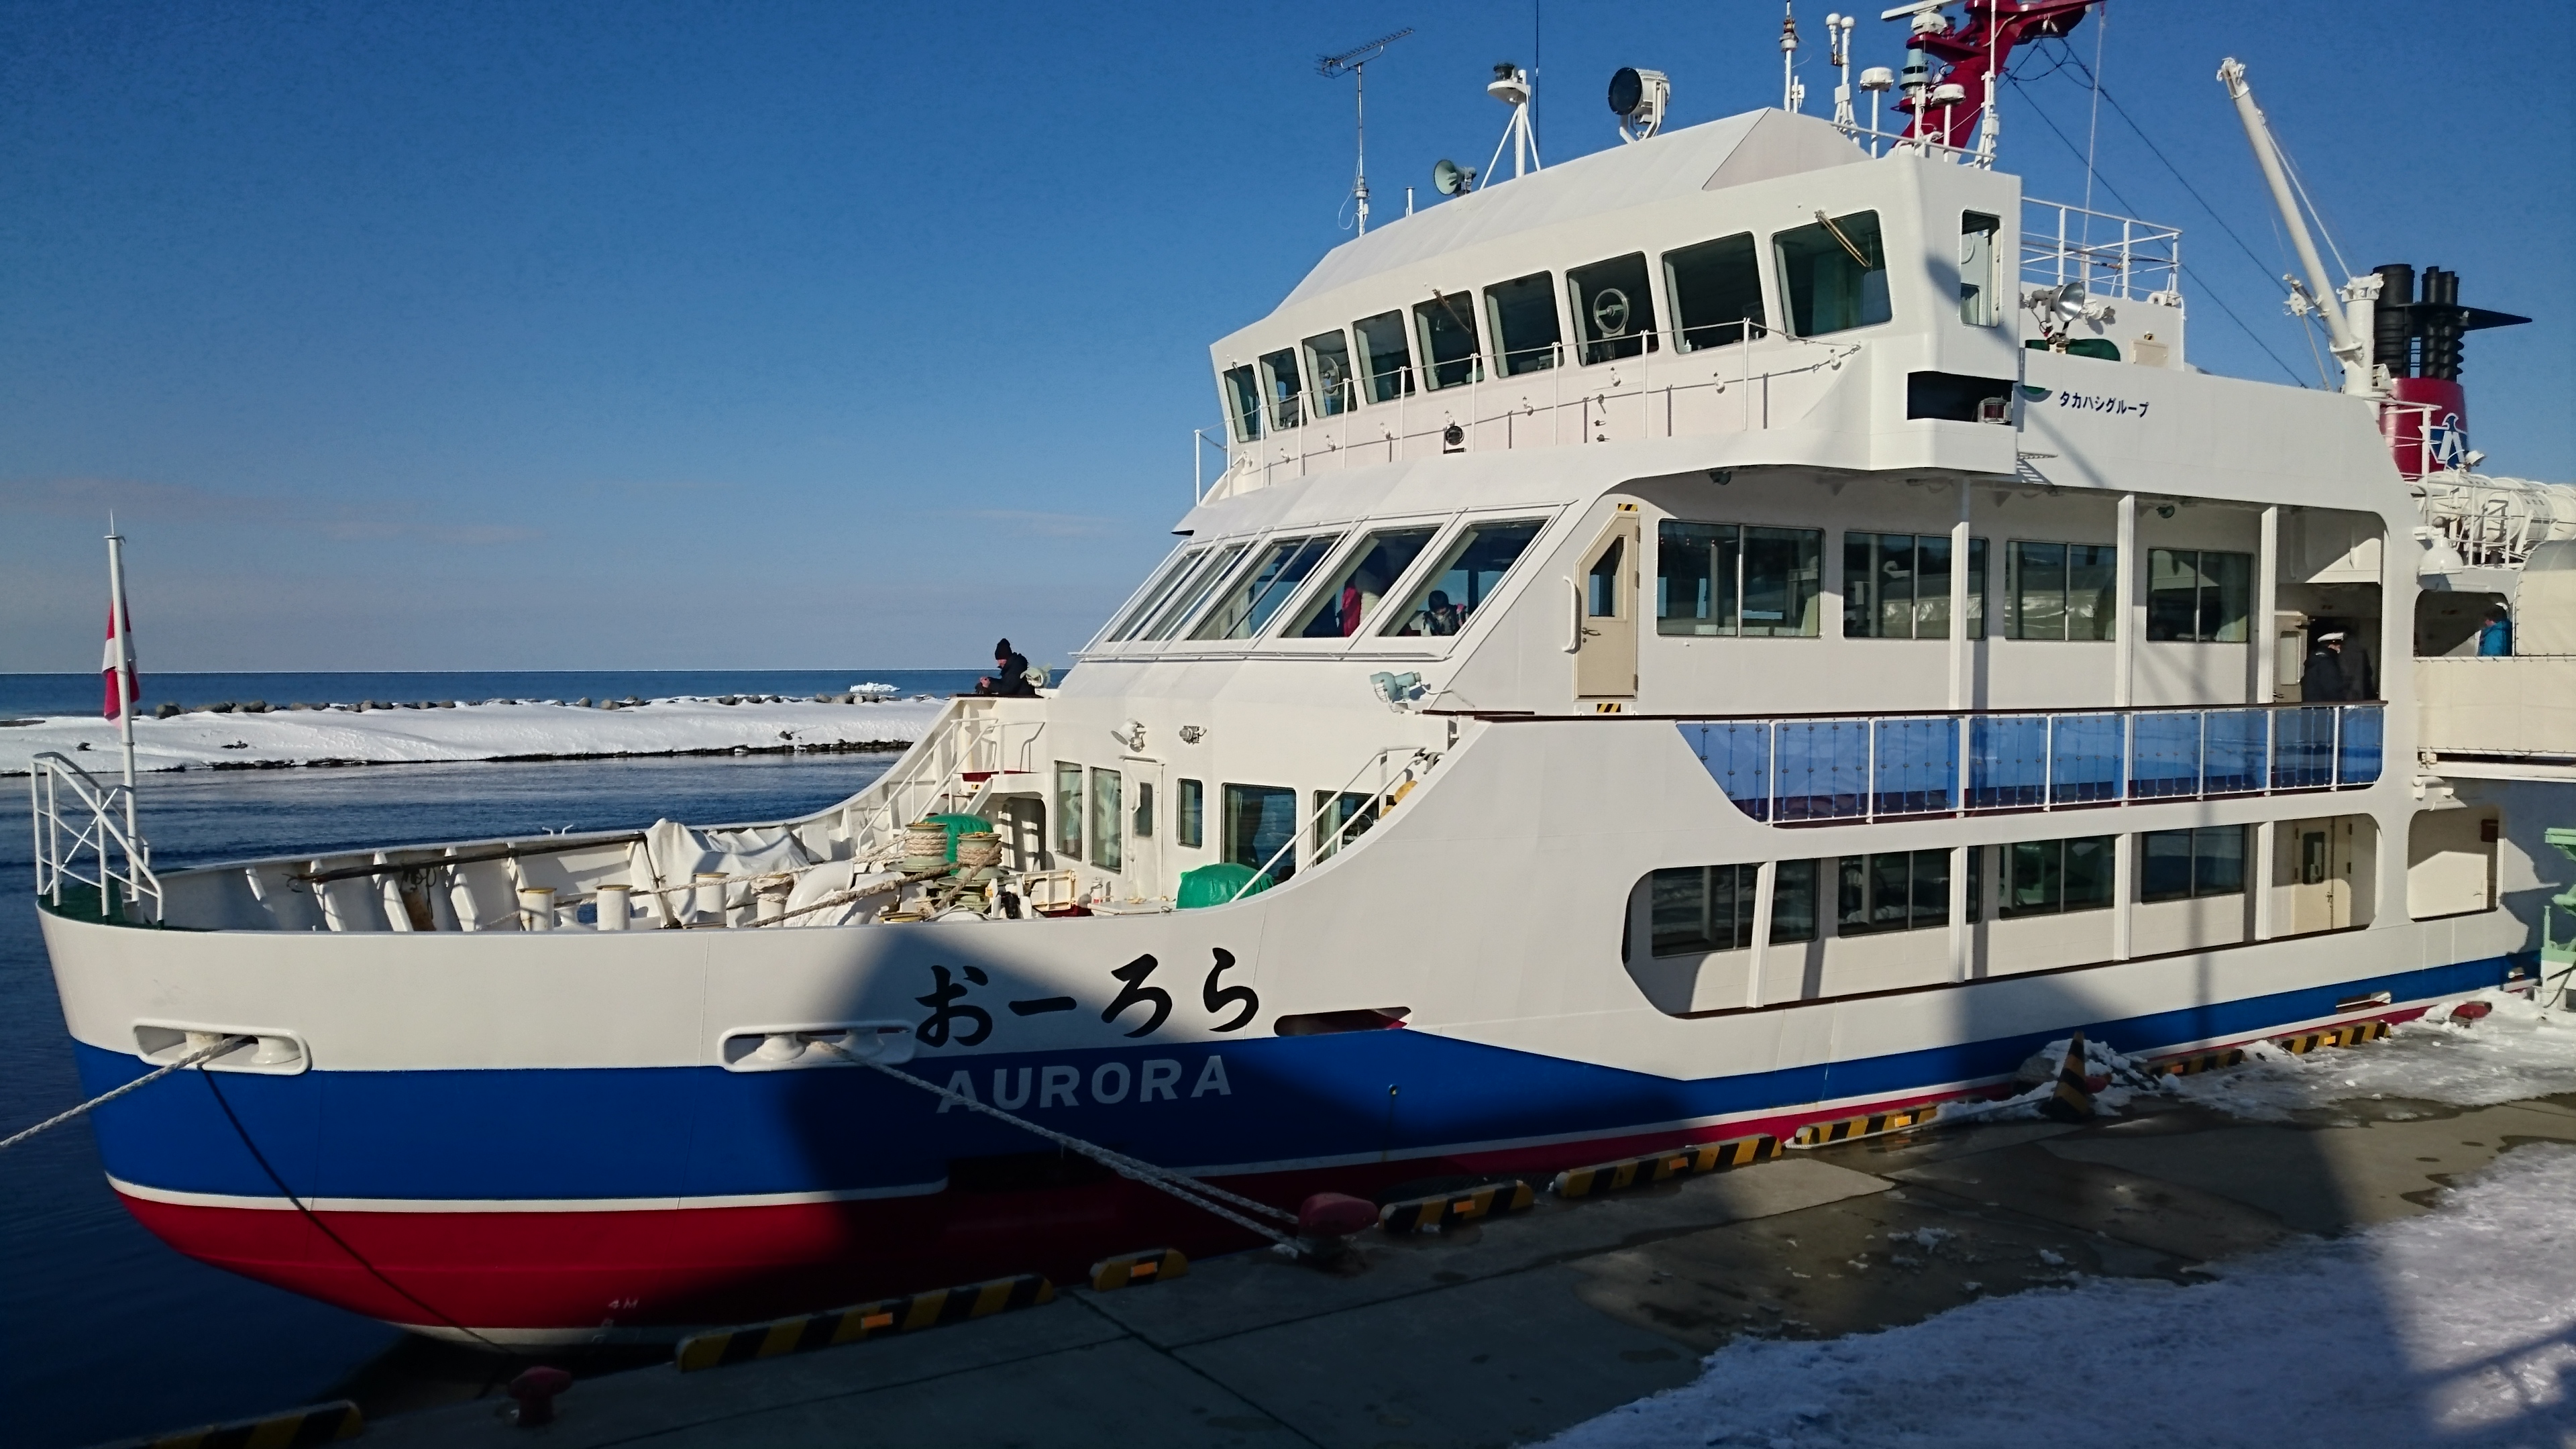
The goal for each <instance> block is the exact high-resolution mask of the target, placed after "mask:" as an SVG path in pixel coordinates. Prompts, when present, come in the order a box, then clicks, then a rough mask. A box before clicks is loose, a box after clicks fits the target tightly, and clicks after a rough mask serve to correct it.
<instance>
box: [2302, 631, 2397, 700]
mask: <svg viewBox="0 0 2576 1449" xmlns="http://www.w3.org/2000/svg"><path fill="white" fill-rule="evenodd" d="M2344 648H2345V641H2344V634H2343V631H2342V630H2341V629H2329V630H2327V631H2326V632H2325V633H2322V634H2319V635H2318V636H2317V647H2316V648H2315V649H2314V650H2313V651H2311V652H2310V653H2309V655H2308V667H2307V668H2306V669H2305V670H2304V671H2302V672H2301V673H2300V675H2299V699H2300V700H2301V702H2303V703H2307V704H2322V703H2329V702H2333V701H2337V700H2346V699H2377V698H2378V697H2379V691H2378V689H2377V688H2376V687H2375V685H2376V682H2375V681H2374V680H2372V679H2371V677H2370V660H2369V658H2368V657H2367V656H2360V655H2348V654H2346V653H2345V652H2344Z"/></svg>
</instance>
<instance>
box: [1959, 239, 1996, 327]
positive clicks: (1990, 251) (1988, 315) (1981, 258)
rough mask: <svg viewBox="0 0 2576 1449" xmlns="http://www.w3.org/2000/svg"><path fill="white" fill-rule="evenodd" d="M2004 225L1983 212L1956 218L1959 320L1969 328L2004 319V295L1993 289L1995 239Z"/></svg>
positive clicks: (1985, 325)
mask: <svg viewBox="0 0 2576 1449" xmlns="http://www.w3.org/2000/svg"><path fill="white" fill-rule="evenodd" d="M2003 228H2004V224H2003V223H2002V222H2001V221H1998V220H1996V219H1995V218H1994V217H1991V216H1988V215H1986V214H1985V213H1983V212H1977V211H1971V212H1967V213H1965V214H1963V215H1962V216H1961V217H1960V218H1959V320H1960V321H1962V322H1965V323H1967V324H1968V325H1969V326H1971V327H1992V326H1994V325H1996V324H1997V323H1999V322H2001V321H2003V320H2004V308H2003V294H2002V293H2001V292H2000V291H1998V290H1997V289H1996V281H1995V274H1996V260H1995V258H1996V249H1997V239H1998V238H2000V237H2001V236H2002V235H2003Z"/></svg>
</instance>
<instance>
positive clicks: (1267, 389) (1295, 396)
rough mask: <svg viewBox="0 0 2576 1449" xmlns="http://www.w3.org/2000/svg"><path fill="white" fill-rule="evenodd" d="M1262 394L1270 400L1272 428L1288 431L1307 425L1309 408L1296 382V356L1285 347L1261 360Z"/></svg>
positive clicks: (1291, 350)
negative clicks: (1307, 408) (1307, 410)
mask: <svg viewBox="0 0 2576 1449" xmlns="http://www.w3.org/2000/svg"><path fill="white" fill-rule="evenodd" d="M1261 392H1262V395H1263V396H1264V397H1266V398H1268V399H1269V400H1270V426H1271V427H1273V428H1277V429H1279V430H1281V431H1285V430H1287V429H1289V428H1302V427H1304V426H1305V425H1306V408H1305V403H1304V397H1303V392H1302V389H1301V387H1300V385H1299V383H1298V381H1297V353H1296V350H1295V349H1293V348H1288V347H1282V348H1280V349H1279V350H1278V351H1277V352H1271V353H1265V354H1263V356H1262V359H1261Z"/></svg>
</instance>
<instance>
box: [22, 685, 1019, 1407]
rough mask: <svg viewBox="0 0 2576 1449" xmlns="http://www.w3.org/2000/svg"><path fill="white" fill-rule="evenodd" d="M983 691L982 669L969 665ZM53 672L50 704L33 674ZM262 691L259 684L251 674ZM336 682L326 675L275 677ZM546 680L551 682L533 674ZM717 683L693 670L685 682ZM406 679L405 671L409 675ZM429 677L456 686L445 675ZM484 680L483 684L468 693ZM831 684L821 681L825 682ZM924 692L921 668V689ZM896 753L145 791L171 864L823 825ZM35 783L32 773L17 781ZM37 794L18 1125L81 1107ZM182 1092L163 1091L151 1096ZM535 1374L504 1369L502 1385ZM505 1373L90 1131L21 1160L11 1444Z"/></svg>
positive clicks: (214, 778) (149, 829)
mask: <svg viewBox="0 0 2576 1449" xmlns="http://www.w3.org/2000/svg"><path fill="white" fill-rule="evenodd" d="M960 677H961V676H958V675H954V674H947V673H941V674H937V675H929V674H922V673H909V672H888V671H884V670H877V671H867V670H842V671H837V672H830V673H824V672H816V671H801V672H794V673H777V672H766V673H764V672H742V673H731V674H689V675H682V674H667V673H666V674H546V675H532V674H470V675H460V674H408V675H195V676H188V675H164V676H160V677H159V678H158V679H155V678H154V677H153V676H150V675H146V676H145V682H146V688H147V691H148V694H147V697H149V698H151V699H153V700H155V701H158V700H161V699H168V698H176V699H179V700H181V701H183V702H188V701H192V700H194V699H195V696H194V695H192V694H191V693H190V692H189V691H190V690H192V689H194V688H196V687H198V686H196V685H194V684H182V683H179V681H189V680H222V681H226V682H225V683H223V684H221V685H218V686H214V687H213V688H214V689H215V690H216V693H214V694H213V695H212V697H213V698H256V697H261V696H263V695H264V696H265V697H266V698H267V699H269V700H270V701H271V702H276V701H279V700H281V699H295V698H304V699H311V700H323V699H354V698H359V697H367V696H372V697H376V698H388V697H395V698H404V699H425V698H442V699H455V698H465V697H475V698H493V697H507V698H531V697H533V698H567V697H571V698H578V697H579V696H580V695H582V694H585V693H588V694H593V695H600V694H610V693H614V694H617V695H620V696H622V695H626V694H630V693H631V694H637V695H643V696H647V697H651V696H653V695H657V694H658V695H672V694H705V693H723V692H745V693H747V692H753V691H758V692H761V693H769V694H794V693H799V692H801V693H806V694H812V693H814V692H816V691H818V690H821V689H825V688H831V689H845V688H847V687H848V686H850V685H852V684H855V683H859V682H861V681H865V680H870V679H875V680H882V681H884V682H886V683H889V684H899V685H903V686H905V687H906V688H907V689H920V690H923V691H925V692H943V691H944V690H945V689H948V688H954V687H957V685H956V683H955V681H957V680H958V679H959V678H960ZM962 677H963V680H964V683H965V684H966V685H969V686H971V684H972V683H973V676H972V675H965V676H962ZM31 678H33V679H48V680H56V681H59V684H57V685H53V686H48V687H51V688H54V689H57V690H58V691H61V693H60V695H59V698H60V700H61V702H60V703H59V704H58V703H55V702H54V700H55V699H56V698H57V695H49V694H45V693H43V692H42V690H41V689H39V688H37V687H34V686H30V685H28V684H27V683H26V681H27V680H29V679H31ZM244 680H249V681H257V682H256V683H254V684H249V685H245V684H242V683H239V682H238V681H244ZM298 680H304V681H327V683H324V682H316V683H311V684H307V685H304V686H303V687H302V689H301V692H300V693H299V691H298V689H297V688H296V687H294V686H292V685H289V684H276V683H271V682H269V681H298ZM537 680H543V681H547V682H546V683H544V684H537V683H532V682H530V681H537ZM683 680H686V681H705V682H704V683H696V682H691V683H675V681H683ZM387 681H404V683H400V684H393V683H388V682H387ZM428 681H439V683H438V684H436V685H435V686H433V685H432V684H430V683H428ZM469 681H471V682H469ZM808 681H810V682H808ZM915 681H920V682H919V683H915ZM6 687H7V688H9V689H10V690H12V691H15V692H12V693H10V694H7V695H5V696H0V701H5V702H0V710H16V711H19V712H23V713H36V712H44V711H55V710H68V709H75V708H77V709H95V708H97V706H98V702H99V701H98V692H99V681H98V678H97V676H95V675H40V676H27V675H18V676H11V677H7V678H6ZM893 758H894V757H893V756H891V755H828V756H806V757H801V758H800V757H794V756H777V755H752V756H742V757H716V758H687V759H672V760H608V761H583V762H567V763H560V764H464V765H400V766H388V767H382V768H369V769H363V770H258V771H245V772H241V773H230V772H227V773H221V774H215V773H205V772H197V771H190V772H188V773H186V774H184V775H156V776H153V777H151V778H150V779H148V780H147V781H146V783H145V784H144V787H143V790H142V795H141V799H142V806H143V827H144V832H145V834H146V836H147V837H148V838H149V839H150V840H151V841H152V845H153V849H154V856H155V859H156V861H157V862H159V863H160V864H162V865H163V866H165V867H181V866H186V865H191V864H204V863H207V862H211V861H216V860H226V859H236V858H241V857H245V856H260V855H269V854H277V853H282V852H284V851H287V850H306V849H313V850H329V849H341V848H346V847H351V846H363V845H390V844H397V843H404V842H418V841H434V840H464V839H474V838H478V837H488V836H494V835H505V834H514V833H518V832H523V831H535V830H537V829H539V828H541V827H542V828H547V829H562V828H563V827H565V826H566V825H571V826H575V827H577V828H581V829H592V828H609V827H620V826H641V825H648V824H650V823H652V821H653V820H654V819H655V818H657V817H659V816H665V815H667V816H670V817H673V818H675V819H682V820H761V819H773V818H777V817H780V816H787V815H795V814H801V813H803V812H806V811H810V810H815V809H819V808H821V807H822V806H825V805H828V804H830V803H832V802H833V801H835V800H839V799H841V798H843V797H845V796H847V795H849V794H851V793H853V792H854V791H856V790H858V789H859V788H861V787H862V786H864V785H866V784H867V783H868V782H869V781H871V780H873V779H875V778H876V777H877V776H878V775H879V774H881V773H883V771H884V770H885V768H886V766H887V765H889V764H890V763H892V761H893ZM0 784H6V785H9V786H15V785H16V784H17V782H16V781H6V782H0ZM26 813H27V797H26V794H25V792H24V791H23V790H21V789H0V882H6V894H5V895H0V1020H5V1021H6V1022H7V1023H8V1024H9V1025H10V1027H11V1032H10V1035H9V1041H10V1043H11V1045H10V1046H9V1048H8V1050H7V1052H6V1053H5V1055H0V1136H5V1135H6V1134H7V1133H8V1132H13V1131H16V1130H17V1129H18V1128H20V1127H23V1126H26V1125H29V1124H32V1123H35V1122H38V1121H41V1120H43V1119H44V1118H46V1117H49V1116H52V1115H53V1114H54V1113H56V1112H59V1111H61V1110H62V1109H64V1108H66V1107H69V1106H71V1105H73V1104H74V1103H76V1102H78V1101H79V1100H80V1091H79V1087H78V1084H77V1083H76V1081H75V1080H74V1076H73V1071H72V1058H71V1049H70V1046H69V1043H68V1041H67V1040H66V1038H65V1036H64V1034H63V1022H62V1012H61V1009H60V1007H59V1005H58V1004H57V1002H56V1000H55V997H54V990H53V979H52V975H51V973H50V971H49V969H48V967H47V965H46V962H45V956H44V948H43V945H42V943H41V942H40V940H39V939H38V937H37V933H36V917H35V907H34V905H33V903H32V901H31V900H30V898H29V896H28V894H27V892H28V890H29V888H30V885H31V884H32V881H33V873H32V872H33V867H32V863H31V860H30V857H29V850H30V845H29V831H28V822H27V819H26ZM171 1085H174V1083H172V1082H162V1083H156V1084H154V1085H153V1086H152V1087H147V1088H144V1089H143V1090H145V1091H154V1090H159V1089H161V1088H163V1087H167V1086H171ZM517 1367H518V1365H516V1364H506V1361H504V1366H502V1367H501V1369H500V1373H501V1377H503V1378H506V1377H507V1375H508V1374H509V1373H510V1372H515V1371H516V1368H517ZM494 1370H495V1362H494V1361H493V1360H491V1359H489V1358H488V1357H486V1356H484V1355H480V1354H477V1353H474V1352H472V1351H470V1350H465V1349H458V1348H451V1347H447V1346H443V1345H433V1344H431V1343H429V1342H428V1341H426V1340H419V1339H410V1338H407V1337H406V1336H405V1335H403V1334H401V1333H398V1332H396V1331H395V1330H393V1329H390V1328H387V1327H385V1326H384V1325H382V1324H380V1323H376V1322H374V1321H372V1320H369V1319H363V1318H356V1317H352V1316H351V1315H349V1314H346V1313H342V1312H340V1311H339V1310H337V1309H333V1308H326V1307H324V1306H322V1305H321V1304H318V1303H313V1302H309V1301H307V1300H305V1299H301V1298H297V1297H294V1296H291V1295H289V1294H286V1293H283V1292H280V1291H278V1290H276V1289H272V1288H267V1287H263V1286H261V1285H260V1284H257V1283H253V1282H251V1281H249V1280H248V1279H244V1278H237V1277H234V1276H233V1275H231V1274H229V1273H225V1272H222V1271H220V1270H218V1269H214V1268H209V1267H205V1266H203V1265H201V1264H198V1263H194V1262H191V1261H189V1260H188V1259H185V1258H182V1257H180V1256H179V1255H178V1254H176V1253H174V1252H171V1251H170V1250H169V1249H168V1248H166V1247H163V1246H162V1245H161V1243H160V1242H159V1240H157V1239H155V1238H153V1237H152V1236H151V1235H150V1234H148V1233H146V1232H144V1231H143V1229H142V1228H140V1227H139V1226H137V1225H136V1224H135V1223H134V1221H133V1220H132V1219H130V1218H128V1217H127V1216H126V1215H125V1212H124V1210H123V1209H122V1208H120V1207H119V1206H118V1205H117V1202H116V1199H115V1198H114V1196H113V1195H112V1194H110V1193H109V1191H108V1190H107V1186H106V1184H105V1182H104V1181H103V1180H102V1178H101V1170H100V1167H99V1162H98V1153H97V1151H96V1149H95V1146H94V1144H93V1142H92V1139H91V1137H90V1133H89V1129H88V1127H87V1126H86V1125H85V1124H82V1123H77V1122H76V1123H73V1124H70V1125H67V1126H64V1127H58V1128H56V1129H54V1130H53V1131H52V1132H49V1133H47V1134H46V1135H44V1136H42V1137H39V1138H36V1139H34V1140H33V1141H30V1142H27V1143H24V1144H22V1145H20V1146H18V1147H14V1148H12V1149H10V1150H9V1152H8V1153H7V1154H6V1155H5V1156H0V1386H5V1396H6V1397H5V1400H0V1424H4V1425H6V1428H5V1429H0V1442H6V1443H8V1444H10V1445H13V1446H23V1449H55V1446H74V1445H83V1444H94V1443H97V1442H99V1441H102V1440H110V1439H117V1438H122V1437H126V1436H131V1435H138V1434H145V1433H151V1432H155V1431H163V1430H172V1429H179V1428H184V1427H188V1426H190V1425H194V1424H202V1423H205V1422H208V1421H210V1420H217V1419H224V1418H231V1417H238V1416H243V1415H248V1414H255V1413H261V1412H265V1411H268V1410H273V1409H281V1408H286V1407H290V1406H292V1405H296V1404H301V1403H309V1402H312V1401H315V1400H318V1399H329V1398H335V1397H341V1396H349V1397H355V1398H357V1399H358V1400H359V1402H360V1403H361V1405H363V1406H366V1407H367V1408H368V1409H369V1410H370V1413H371V1415H372V1414H373V1413H375V1412H379V1411H384V1410H390V1409H398V1408H401V1407H404V1406H407V1405H418V1404H421V1403H426V1402H435V1401H439V1400H442V1399H445V1398H449V1397H453V1396H456V1395H458V1394H460V1393H470V1392H473V1391H475V1390H477V1389H479V1388H481V1387H483V1386H484V1385H485V1384H487V1383H488V1382H489V1381H490V1380H491V1376H492V1374H493V1373H494Z"/></svg>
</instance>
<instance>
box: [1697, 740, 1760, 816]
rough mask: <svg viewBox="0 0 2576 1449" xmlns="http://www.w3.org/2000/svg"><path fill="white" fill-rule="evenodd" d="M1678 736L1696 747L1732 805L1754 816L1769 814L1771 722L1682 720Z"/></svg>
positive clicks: (1711, 777)
mask: <svg viewBox="0 0 2576 1449" xmlns="http://www.w3.org/2000/svg"><path fill="white" fill-rule="evenodd" d="M1681 729H1682V738H1684V739H1686V740H1689V741H1690V742H1691V747H1692V748H1693V749H1694V750H1696V751H1698V753H1699V762H1700V764H1701V765H1703V766H1705V767H1707V770H1708V775H1709V778H1710V779H1712V780H1715V781H1716V782H1717V788H1719V789H1721V790H1723V791H1725V792H1726V798H1727V799H1729V800H1732V801H1734V802H1735V808H1736V809H1738V810H1741V811H1743V812H1744V813H1745V814H1747V815H1749V816H1751V817H1753V818H1754V819H1756V820H1768V819H1770V818H1771V730H1772V726H1771V723H1770V722H1769V721H1767V720H1720V721H1718V722H1716V723H1714V724H1685V725H1683V726H1682V727H1681Z"/></svg>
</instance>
